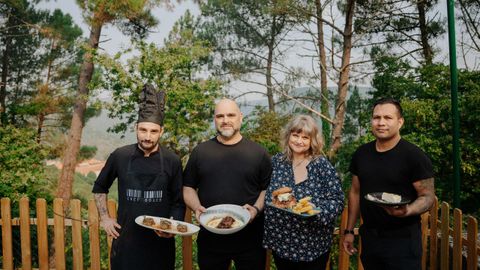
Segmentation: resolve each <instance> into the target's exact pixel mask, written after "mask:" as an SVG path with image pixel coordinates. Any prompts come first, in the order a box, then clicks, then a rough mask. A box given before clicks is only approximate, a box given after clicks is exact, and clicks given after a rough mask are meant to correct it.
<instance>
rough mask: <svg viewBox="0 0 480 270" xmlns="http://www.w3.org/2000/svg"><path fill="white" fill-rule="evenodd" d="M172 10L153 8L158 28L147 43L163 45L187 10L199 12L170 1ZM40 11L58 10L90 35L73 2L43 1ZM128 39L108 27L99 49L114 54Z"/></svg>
mask: <svg viewBox="0 0 480 270" xmlns="http://www.w3.org/2000/svg"><path fill="white" fill-rule="evenodd" d="M172 2H173V3H174V4H173V6H174V8H173V9H172V10H167V9H166V8H165V7H160V8H155V9H154V10H153V12H152V13H153V15H154V16H155V18H157V20H159V24H158V26H157V27H156V28H155V29H153V30H152V33H151V34H150V35H149V37H148V39H147V41H148V42H155V43H156V44H158V45H162V44H163V40H164V39H165V38H166V37H167V36H168V33H169V32H170V30H171V29H172V27H173V24H174V23H175V22H176V21H177V19H179V18H180V17H181V16H182V15H183V14H184V13H185V12H186V11H187V10H190V12H191V13H192V14H193V15H198V14H199V13H200V10H199V8H198V6H197V5H196V4H194V3H193V2H192V1H182V3H176V1H172ZM38 7H39V8H41V9H49V10H54V9H60V10H62V11H63V12H64V13H68V14H70V15H71V16H72V18H73V20H74V22H75V23H76V24H77V25H78V26H80V27H81V28H82V30H83V36H84V37H85V38H88V35H89V33H90V31H89V29H88V27H87V25H86V24H85V23H84V22H83V18H82V14H81V9H80V7H79V6H78V5H77V4H76V1H75V0H57V1H54V0H50V1H45V0H43V1H42V2H40V3H39V4H38ZM129 44H130V43H129V38H128V37H126V36H125V35H123V34H122V33H121V32H120V31H119V30H118V29H117V28H116V27H115V26H112V25H108V26H106V27H104V28H103V29H102V36H101V38H100V48H101V49H103V50H104V51H106V52H108V53H109V54H110V55H113V54H115V53H116V52H118V51H120V50H121V49H122V48H127V47H128V46H129Z"/></svg>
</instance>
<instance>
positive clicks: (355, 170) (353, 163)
mask: <svg viewBox="0 0 480 270" xmlns="http://www.w3.org/2000/svg"><path fill="white" fill-rule="evenodd" d="M357 153H358V150H357V151H355V153H353V155H352V159H351V160H350V167H349V168H348V170H349V171H350V172H351V173H352V174H353V175H358V168H357V155H358V154H357Z"/></svg>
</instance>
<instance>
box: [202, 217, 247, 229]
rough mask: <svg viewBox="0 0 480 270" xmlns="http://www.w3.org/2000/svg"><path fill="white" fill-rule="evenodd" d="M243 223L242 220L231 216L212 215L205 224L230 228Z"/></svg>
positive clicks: (218, 227)
mask: <svg viewBox="0 0 480 270" xmlns="http://www.w3.org/2000/svg"><path fill="white" fill-rule="evenodd" d="M242 225H243V222H242V221H240V220H238V219H236V218H234V217H232V216H228V215H227V216H223V217H213V218H212V219H211V220H210V221H209V222H207V226H209V227H212V228H217V229H231V228H237V227H240V226H242Z"/></svg>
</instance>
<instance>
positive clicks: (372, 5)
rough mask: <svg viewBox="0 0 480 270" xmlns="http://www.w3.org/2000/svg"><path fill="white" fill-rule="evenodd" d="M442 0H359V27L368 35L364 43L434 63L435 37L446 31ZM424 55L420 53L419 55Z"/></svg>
mask: <svg viewBox="0 0 480 270" xmlns="http://www.w3.org/2000/svg"><path fill="white" fill-rule="evenodd" d="M437 2H438V0H422V1H412V0H402V1H396V0H391V1H390V0H389V1H383V0H378V1H377V0H376V1H365V0H362V1H359V4H358V20H357V22H356V24H355V30H356V31H357V32H358V33H359V34H362V35H364V37H365V38H364V42H366V43H365V44H363V45H362V46H365V47H374V48H382V50H384V51H390V54H392V55H396V56H397V57H401V58H402V57H407V56H409V57H410V59H413V60H415V61H418V62H419V63H420V64H422V65H430V64H432V63H433V57H434V54H435V51H436V48H435V47H434V46H433V44H435V40H436V39H438V38H440V36H441V35H442V34H443V33H444V32H445V29H444V26H443V25H444V19H443V18H442V17H441V16H440V15H439V13H438V11H437V10H436V8H435V7H436V4H437ZM418 56H420V57H418Z"/></svg>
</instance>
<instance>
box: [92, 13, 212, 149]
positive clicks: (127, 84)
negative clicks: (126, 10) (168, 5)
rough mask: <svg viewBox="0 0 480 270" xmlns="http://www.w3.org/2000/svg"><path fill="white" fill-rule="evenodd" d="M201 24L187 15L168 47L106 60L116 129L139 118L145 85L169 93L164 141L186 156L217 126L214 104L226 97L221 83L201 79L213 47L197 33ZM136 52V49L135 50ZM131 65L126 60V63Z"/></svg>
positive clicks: (141, 48)
mask: <svg viewBox="0 0 480 270" xmlns="http://www.w3.org/2000/svg"><path fill="white" fill-rule="evenodd" d="M197 24H198V22H197V21H196V20H195V19H194V18H193V16H192V15H191V14H190V13H189V12H187V13H186V14H185V15H184V16H183V17H182V18H180V19H179V20H178V21H177V22H176V23H175V25H174V27H173V29H172V31H171V32H170V33H169V36H168V39H166V40H165V46H164V47H162V48H159V47H157V46H155V45H154V44H145V43H142V42H141V43H136V44H135V48H134V49H137V50H138V51H139V52H140V55H139V56H134V57H132V58H130V59H128V60H125V59H124V60H120V56H121V55H123V53H122V52H120V53H118V54H117V56H116V57H114V58H111V57H108V56H105V57H104V58H103V57H102V61H101V62H102V67H103V69H104V77H105V81H104V82H105V84H104V88H106V89H111V90H112V95H113V100H114V102H115V103H114V104H111V106H108V108H109V113H110V116H112V117H118V118H120V119H121V120H122V122H121V123H120V124H118V125H116V126H115V127H113V128H112V129H111V130H113V131H114V132H124V131H125V130H126V129H127V128H128V127H129V126H131V125H132V124H133V123H134V122H135V121H136V120H137V117H138V114H137V110H136V109H135V108H136V105H137V103H138V98H139V94H140V90H141V89H142V87H143V84H144V83H145V82H149V83H152V84H154V85H156V87H157V88H158V89H159V90H165V92H166V95H167V97H166V108H165V122H164V124H165V134H164V135H163V136H162V143H163V144H166V145H168V146H169V147H170V148H171V149H174V150H175V152H176V153H177V154H179V155H180V156H181V157H184V156H186V155H188V154H189V153H190V152H191V150H192V149H193V147H194V146H195V145H196V144H197V143H198V142H200V141H202V140H204V139H205V137H206V136H208V135H210V134H208V130H209V129H210V127H211V119H212V115H213V108H214V100H215V98H217V97H218V96H219V95H220V83H219V81H218V80H216V79H214V78H213V77H210V76H206V75H205V76H200V74H202V73H204V71H205V69H206V67H205V66H206V64H207V60H208V57H210V55H211V53H212V48H211V47H209V46H208V43H207V42H205V41H204V40H202V39H199V38H198V37H197V35H196V33H195V29H198V27H197ZM129 50H130V49H129ZM125 61H126V62H125Z"/></svg>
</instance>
